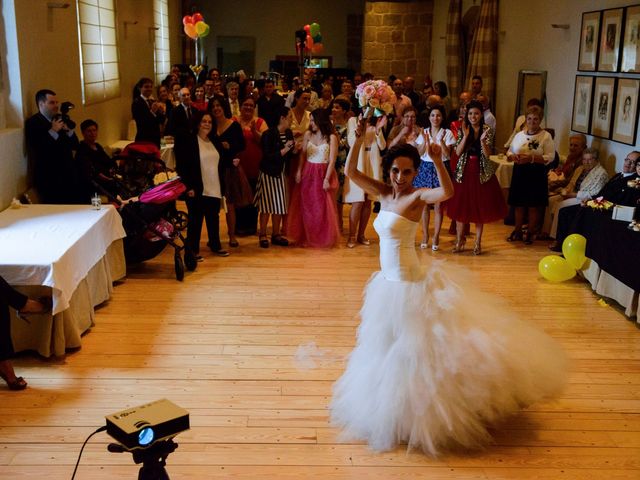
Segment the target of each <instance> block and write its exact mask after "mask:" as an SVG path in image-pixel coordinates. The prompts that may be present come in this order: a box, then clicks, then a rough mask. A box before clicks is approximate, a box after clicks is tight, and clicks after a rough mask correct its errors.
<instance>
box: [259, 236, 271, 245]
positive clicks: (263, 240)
mask: <svg viewBox="0 0 640 480" xmlns="http://www.w3.org/2000/svg"><path fill="white" fill-rule="evenodd" d="M258 238H259V244H260V248H269V240H267V236H266V235H260V237H258Z"/></svg>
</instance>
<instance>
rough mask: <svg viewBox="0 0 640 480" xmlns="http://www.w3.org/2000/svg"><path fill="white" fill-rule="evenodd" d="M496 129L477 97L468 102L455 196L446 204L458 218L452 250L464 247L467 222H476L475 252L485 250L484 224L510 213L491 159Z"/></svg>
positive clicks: (458, 145) (460, 137)
mask: <svg viewBox="0 0 640 480" xmlns="http://www.w3.org/2000/svg"><path fill="white" fill-rule="evenodd" d="M493 136H494V132H493V130H492V129H491V128H490V127H489V126H488V125H485V124H484V116H483V115H482V104H480V102H477V101H475V100H473V101H471V102H469V103H468V104H467V114H466V116H465V119H464V123H463V124H462V126H461V128H460V130H459V131H458V135H457V143H456V153H457V154H458V157H459V158H458V162H457V164H456V169H455V174H454V180H455V182H454V183H453V186H454V195H453V198H451V199H450V200H449V203H448V204H447V210H448V212H449V217H451V218H452V219H453V220H455V221H456V244H455V246H454V248H453V253H460V252H462V251H463V250H464V244H465V242H466V238H465V236H464V224H465V223H471V222H473V223H475V224H476V244H475V246H474V247H473V253H474V254H475V255H480V254H481V253H482V246H481V242H482V230H483V227H484V224H485V223H491V222H495V221H496V220H500V219H502V218H504V217H505V216H506V215H507V204H506V203H505V201H504V197H503V196H502V190H501V189H500V184H499V183H498V179H497V178H496V176H495V167H494V164H493V163H491V162H490V161H489V155H491V151H492V149H493Z"/></svg>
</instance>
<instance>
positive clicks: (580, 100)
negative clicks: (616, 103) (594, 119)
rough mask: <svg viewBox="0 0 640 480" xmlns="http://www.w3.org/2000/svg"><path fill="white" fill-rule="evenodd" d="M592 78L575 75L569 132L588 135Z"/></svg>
mask: <svg viewBox="0 0 640 480" xmlns="http://www.w3.org/2000/svg"><path fill="white" fill-rule="evenodd" d="M593 78H594V77H589V76H586V75H576V85H575V90H574V93H573V116H572V119H571V130H573V131H574V132H580V133H586V134H588V133H589V121H590V120H591V102H592V99H593Z"/></svg>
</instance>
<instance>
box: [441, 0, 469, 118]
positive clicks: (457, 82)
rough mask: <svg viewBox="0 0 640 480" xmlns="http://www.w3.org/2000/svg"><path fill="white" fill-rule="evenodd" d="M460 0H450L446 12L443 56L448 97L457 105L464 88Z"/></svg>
mask: <svg viewBox="0 0 640 480" xmlns="http://www.w3.org/2000/svg"><path fill="white" fill-rule="evenodd" d="M461 18H462V0H451V1H450V2H449V12H448V14H447V34H446V37H445V56H446V61H447V82H448V85H447V86H448V87H449V98H451V99H452V102H453V105H457V101H458V96H459V95H460V92H461V91H462V90H464V88H463V86H462V80H463V79H464V48H463V46H462V20H461Z"/></svg>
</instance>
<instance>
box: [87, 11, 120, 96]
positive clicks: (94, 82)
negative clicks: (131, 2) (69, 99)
mask: <svg viewBox="0 0 640 480" xmlns="http://www.w3.org/2000/svg"><path fill="white" fill-rule="evenodd" d="M76 1H77V6H78V33H79V36H80V67H81V68H80V70H81V73H82V101H83V103H84V104H85V105H86V104H89V103H96V102H102V101H104V100H109V99H111V98H116V97H119V96H120V74H119V72H118V45H117V42H116V12H115V7H114V0H76Z"/></svg>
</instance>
